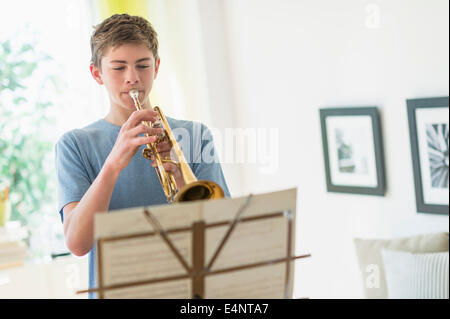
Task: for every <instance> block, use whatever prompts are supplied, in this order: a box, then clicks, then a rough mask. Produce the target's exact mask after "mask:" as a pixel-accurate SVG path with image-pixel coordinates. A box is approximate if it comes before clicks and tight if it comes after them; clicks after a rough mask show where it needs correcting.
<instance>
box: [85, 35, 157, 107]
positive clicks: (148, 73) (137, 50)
mask: <svg viewBox="0 0 450 319" xmlns="http://www.w3.org/2000/svg"><path fill="white" fill-rule="evenodd" d="M159 62H160V60H159V59H158V61H155V57H154V56H153V53H152V51H150V50H149V49H148V48H147V47H146V46H145V45H143V44H122V45H120V46H118V47H115V48H109V49H108V50H107V52H106V54H105V55H104V56H103V57H102V60H101V70H99V69H98V68H96V67H95V66H93V65H91V74H92V76H93V77H94V79H95V80H96V81H97V83H99V84H104V85H105V87H106V90H107V91H108V94H109V98H110V101H111V106H112V107H116V108H121V109H124V110H128V111H130V112H131V111H135V110H136V108H135V106H134V102H133V100H132V98H131V97H130V95H129V94H128V92H129V91H130V90H131V89H137V90H138V91H139V101H140V102H141V104H142V105H143V106H147V107H148V106H149V105H150V103H149V94H150V91H151V90H152V86H153V80H154V79H156V76H157V74H158V69H159Z"/></svg>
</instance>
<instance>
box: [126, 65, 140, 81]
mask: <svg viewBox="0 0 450 319" xmlns="http://www.w3.org/2000/svg"><path fill="white" fill-rule="evenodd" d="M126 82H127V83H128V84H135V83H139V76H138V74H137V72H136V71H135V70H133V69H132V68H129V70H128V72H127V74H126Z"/></svg>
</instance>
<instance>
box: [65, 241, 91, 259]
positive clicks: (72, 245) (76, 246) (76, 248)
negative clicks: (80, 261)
mask: <svg viewBox="0 0 450 319" xmlns="http://www.w3.org/2000/svg"><path fill="white" fill-rule="evenodd" d="M66 247H67V249H69V251H70V252H71V253H72V254H74V255H75V256H77V257H82V256H84V255H86V254H87V253H88V252H89V250H90V249H88V248H86V247H84V246H83V244H82V243H80V242H79V241H77V240H74V239H72V238H71V237H70V236H66Z"/></svg>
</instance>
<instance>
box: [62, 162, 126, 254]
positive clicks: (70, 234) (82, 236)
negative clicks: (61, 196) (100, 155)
mask: <svg viewBox="0 0 450 319" xmlns="http://www.w3.org/2000/svg"><path fill="white" fill-rule="evenodd" d="M119 173H120V172H118V171H117V170H114V168H113V167H111V166H108V165H104V166H103V168H102V169H101V171H100V173H99V174H98V176H97V178H96V179H95V180H94V182H93V183H92V185H91V186H90V187H89V189H88V190H87V192H86V193H85V194H84V196H83V197H82V199H81V200H80V201H79V202H72V203H69V204H68V205H66V206H65V207H64V209H63V212H64V234H65V238H66V245H67V248H68V249H69V250H70V251H71V252H72V253H73V254H74V255H76V256H83V255H85V254H87V253H88V252H89V250H91V248H92V246H93V244H94V214H95V213H97V212H104V211H107V210H108V207H109V202H110V200H111V195H112V192H113V190H114V185H115V184H116V181H117V177H118V176H119Z"/></svg>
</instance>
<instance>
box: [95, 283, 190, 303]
mask: <svg viewBox="0 0 450 319" xmlns="http://www.w3.org/2000/svg"><path fill="white" fill-rule="evenodd" d="M190 297H191V281H190V280H189V279H184V280H176V281H169V282H164V283H155V284H150V285H142V286H134V287H127V288H121V289H114V290H106V291H105V292H104V298H112V299H144V298H151V299H171V298H175V299H188V298H190Z"/></svg>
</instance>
